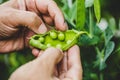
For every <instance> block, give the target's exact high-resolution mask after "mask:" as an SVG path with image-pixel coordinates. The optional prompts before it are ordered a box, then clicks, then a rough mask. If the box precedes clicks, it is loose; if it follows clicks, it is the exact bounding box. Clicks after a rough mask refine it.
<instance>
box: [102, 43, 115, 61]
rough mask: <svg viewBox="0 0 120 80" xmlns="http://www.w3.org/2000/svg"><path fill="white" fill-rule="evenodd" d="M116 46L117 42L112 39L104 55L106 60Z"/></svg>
mask: <svg viewBox="0 0 120 80" xmlns="http://www.w3.org/2000/svg"><path fill="white" fill-rule="evenodd" d="M114 47H115V43H114V42H112V41H110V42H109V43H108V44H107V46H106V50H105V57H104V61H106V60H107V58H108V57H109V56H110V54H111V53H112V51H113V50H114Z"/></svg>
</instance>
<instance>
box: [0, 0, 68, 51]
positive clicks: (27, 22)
mask: <svg viewBox="0 0 120 80" xmlns="http://www.w3.org/2000/svg"><path fill="white" fill-rule="evenodd" d="M45 24H48V25H54V26H56V27H55V28H56V29H58V30H62V31H64V30H66V29H67V25H66V23H65V21H64V17H63V15H62V13H61V11H60V9H59V8H58V6H57V5H56V3H55V2H54V1H53V0H10V1H8V2H6V3H4V4H2V5H0V53H6V52H10V51H15V50H21V49H23V48H24V47H28V46H29V45H28V41H29V37H30V36H31V35H33V34H34V33H44V32H46V31H47V30H48V29H47V27H46V25H45ZM33 52H34V51H33Z"/></svg>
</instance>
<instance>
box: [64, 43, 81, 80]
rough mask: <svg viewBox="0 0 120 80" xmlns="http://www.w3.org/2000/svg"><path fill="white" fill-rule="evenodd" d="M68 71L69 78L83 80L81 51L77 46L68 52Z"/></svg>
mask: <svg viewBox="0 0 120 80" xmlns="http://www.w3.org/2000/svg"><path fill="white" fill-rule="evenodd" d="M68 69H69V70H68V72H67V75H66V76H67V77H70V78H72V79H73V80H82V66H81V61H80V50H79V47H78V46H77V45H75V46H73V47H72V48H71V49H69V50H68ZM73 75H74V76H73Z"/></svg>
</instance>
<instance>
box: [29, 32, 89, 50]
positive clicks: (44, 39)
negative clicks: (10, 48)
mask: <svg viewBox="0 0 120 80" xmlns="http://www.w3.org/2000/svg"><path fill="white" fill-rule="evenodd" d="M84 33H87V32H84V31H80V32H79V31H76V30H67V31H64V32H62V31H56V30H51V31H49V32H47V33H45V34H36V35H34V36H32V37H31V39H30V42H29V43H30V45H31V46H33V47H35V48H38V49H42V50H45V49H47V48H48V47H56V48H60V49H62V50H63V51H65V50H67V49H69V48H70V47H71V46H73V45H74V44H76V43H77V42H78V37H79V36H80V35H81V34H84Z"/></svg>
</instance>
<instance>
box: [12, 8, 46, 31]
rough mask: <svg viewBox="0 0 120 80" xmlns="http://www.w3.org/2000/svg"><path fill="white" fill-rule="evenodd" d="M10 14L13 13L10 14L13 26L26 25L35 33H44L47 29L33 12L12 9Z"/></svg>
mask: <svg viewBox="0 0 120 80" xmlns="http://www.w3.org/2000/svg"><path fill="white" fill-rule="evenodd" d="M12 15H14V16H12V22H13V23H14V26H20V25H22V26H27V27H28V28H29V29H31V30H32V31H34V32H35V33H44V32H46V31H47V27H46V26H45V24H44V22H43V21H42V19H41V18H40V17H39V16H38V15H37V14H36V13H34V12H29V11H23V10H16V9H14V11H13V13H12ZM10 18H11V16H10Z"/></svg>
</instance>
